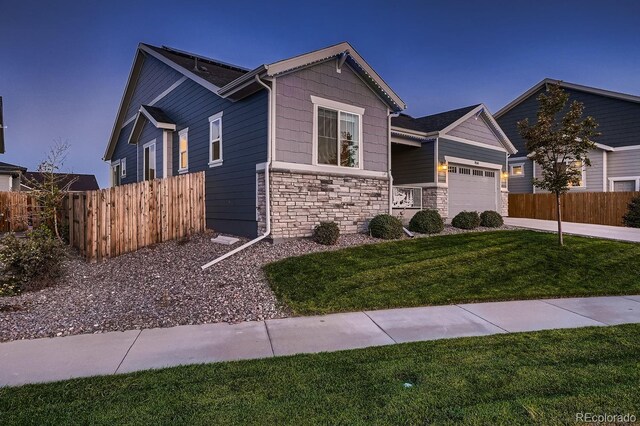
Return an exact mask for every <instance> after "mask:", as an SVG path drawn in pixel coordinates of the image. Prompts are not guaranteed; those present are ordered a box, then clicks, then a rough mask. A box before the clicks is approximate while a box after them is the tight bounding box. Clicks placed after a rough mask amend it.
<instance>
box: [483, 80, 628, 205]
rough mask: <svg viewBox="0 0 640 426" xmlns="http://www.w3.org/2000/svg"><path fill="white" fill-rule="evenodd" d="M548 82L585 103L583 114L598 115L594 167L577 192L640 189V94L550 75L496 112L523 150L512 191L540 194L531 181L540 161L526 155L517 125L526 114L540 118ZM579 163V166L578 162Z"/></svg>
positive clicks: (513, 162) (512, 165)
mask: <svg viewBox="0 0 640 426" xmlns="http://www.w3.org/2000/svg"><path fill="white" fill-rule="evenodd" d="M549 84H559V85H560V86H561V87H562V88H563V89H564V90H565V91H566V92H567V93H568V94H569V102H571V101H574V100H577V101H579V102H582V103H583V104H584V107H585V108H584V112H585V114H586V115H590V116H592V117H594V118H595V119H596V121H597V122H598V124H599V127H598V131H600V132H601V133H602V135H601V136H600V137H598V138H597V140H596V142H597V144H596V149H595V150H592V151H591V152H590V153H589V159H590V160H591V167H586V166H583V167H582V181H581V184H580V185H576V186H573V187H572V188H571V189H570V190H571V191H572V192H579V191H588V192H607V191H640V137H639V136H638V135H640V96H634V95H628V94H625V93H617V92H612V91H609V90H604V89H598V88H594V87H587V86H582V85H579V84H573V83H567V82H563V81H558V80H552V79H548V78H547V79H545V80H542V81H541V82H540V83H538V84H536V85H535V86H533V87H532V88H531V89H529V90H527V91H526V92H525V93H523V94H522V95H520V96H519V97H518V98H516V99H515V100H513V101H512V102H510V103H509V104H508V105H506V106H505V107H504V108H502V109H501V110H500V111H498V112H497V113H496V115H495V117H496V120H497V121H498V123H499V124H500V126H501V127H502V129H503V130H504V132H505V133H506V134H507V136H508V137H509V139H511V141H512V142H513V144H514V145H515V147H516V148H517V149H518V155H517V157H510V158H509V174H510V176H509V190H510V191H511V192H514V193H533V192H540V190H539V189H537V188H535V187H534V186H533V183H532V180H533V178H534V177H535V176H536V175H538V176H539V175H540V173H541V170H540V167H539V165H536V164H534V163H533V162H532V161H531V160H530V159H529V158H528V157H527V154H528V152H527V149H526V146H525V141H524V140H523V139H522V138H521V137H520V134H519V132H518V128H517V123H518V121H521V120H523V119H525V118H528V119H529V121H530V122H535V120H536V115H537V111H538V100H537V98H538V96H539V95H540V94H541V93H543V92H545V91H546V90H547V86H548V85H549ZM577 166H580V165H579V164H578V165H577Z"/></svg>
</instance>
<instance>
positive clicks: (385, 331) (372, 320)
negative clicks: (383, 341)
mask: <svg viewBox="0 0 640 426" xmlns="http://www.w3.org/2000/svg"><path fill="white" fill-rule="evenodd" d="M362 313H363V314H365V315H366V316H367V318H369V319H370V320H371V322H372V323H374V324H375V325H376V327H378V328H379V329H380V330H382V332H383V333H384V334H386V335H387V337H388V338H389V339H391V341H392V342H393V343H398V342H396V339H394V338H393V337H391V336H390V335H389V333H387V330H385V329H384V328H382V327H380V324H378V323H377V322H376V321H375V320H374V319H373V318H371V317H370V316H369V314H367V313H366V312H365V311H362Z"/></svg>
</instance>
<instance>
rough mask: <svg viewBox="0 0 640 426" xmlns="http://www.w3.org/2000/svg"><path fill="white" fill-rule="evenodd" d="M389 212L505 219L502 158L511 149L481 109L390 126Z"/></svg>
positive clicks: (404, 119)
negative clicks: (492, 214)
mask: <svg viewBox="0 0 640 426" xmlns="http://www.w3.org/2000/svg"><path fill="white" fill-rule="evenodd" d="M391 142H392V151H391V159H392V160H391V171H392V177H393V207H394V209H393V212H394V214H396V215H398V216H401V217H402V218H403V219H404V220H405V221H406V220H408V219H410V218H411V216H413V214H414V213H415V212H416V211H418V210H420V209H425V208H430V209H437V210H438V211H439V212H440V214H441V215H442V216H443V217H448V218H452V217H453V216H455V215H456V214H458V213H459V212H461V211H463V210H467V211H474V210H475V211H484V210H495V211H498V212H501V214H502V215H504V216H506V215H507V214H508V202H509V201H508V200H509V199H508V196H507V195H508V188H507V186H508V182H507V178H506V171H507V158H508V156H509V155H511V154H515V152H516V149H515V148H514V146H513V145H512V144H511V142H510V141H509V138H508V137H507V136H506V135H505V134H504V132H503V131H502V130H501V129H500V126H499V125H498V123H496V121H495V120H494V119H493V117H492V115H491V113H490V112H489V110H488V109H487V107H486V106H484V105H483V104H479V105H472V106H469V107H466V108H460V109H456V110H453V111H447V112H442V113H439V114H434V115H428V116H426V117H420V118H413V117H410V116H408V115H405V114H400V115H399V116H397V117H394V118H393V119H392V120H391Z"/></svg>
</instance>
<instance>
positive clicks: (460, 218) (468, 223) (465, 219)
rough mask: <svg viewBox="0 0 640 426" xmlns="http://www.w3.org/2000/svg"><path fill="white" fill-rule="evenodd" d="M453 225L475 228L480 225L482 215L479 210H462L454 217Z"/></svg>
mask: <svg viewBox="0 0 640 426" xmlns="http://www.w3.org/2000/svg"><path fill="white" fill-rule="evenodd" d="M451 225H453V226H455V227H456V228H460V229H475V228H477V227H478V226H480V216H479V215H478V212H460V213H458V214H457V215H456V216H455V217H454V218H453V220H452V221H451Z"/></svg>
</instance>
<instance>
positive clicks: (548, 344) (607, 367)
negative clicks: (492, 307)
mask: <svg viewBox="0 0 640 426" xmlns="http://www.w3.org/2000/svg"><path fill="white" fill-rule="evenodd" d="M638 353H640V325H625V326H617V327H603V328H599V327H593V328H584V329H575V330H557V331H543V332H536V333H521V334H509V335H494V336H489V337H473V338H463V339H454V340H439V341H431V342H421V343H410V344H402V345H393V346H386V347H377V348H368V349H361V350H355V351H344V352H335V353H325V354H317V355H299V356H294V357H284V358H275V359H266V360H255V361H242V362H233V363H220V364H208V365H199V366H189V367H178V368H172V369H166V370H158V371H152V372H141V373H135V374H129V375H125V376H108V377H97V378H89V379H78V380H71V381H66V382H58V383H51V384H44V385H29V386H23V387H20V388H7V389H0V421H1V422H2V424H3V425H9V424H37V425H41V424H107V425H111V424H125V423H126V424H190V425H191V424H196V425H197V424H211V425H213V424H265V425H274V424H294V425H302V424H345V425H346V424H349V425H351V424H371V423H373V424H447V423H449V424H459V423H466V424H494V425H497V424H505V425H512V424H574V419H575V413H576V412H585V411H587V412H591V413H596V414H597V413H605V412H606V413H610V414H624V413H631V414H635V415H636V418H637V417H638V416H639V415H640V412H638V410H639V407H640V393H638V383H640V363H639V360H638ZM405 383H410V384H412V385H413V386H411V387H405Z"/></svg>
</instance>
